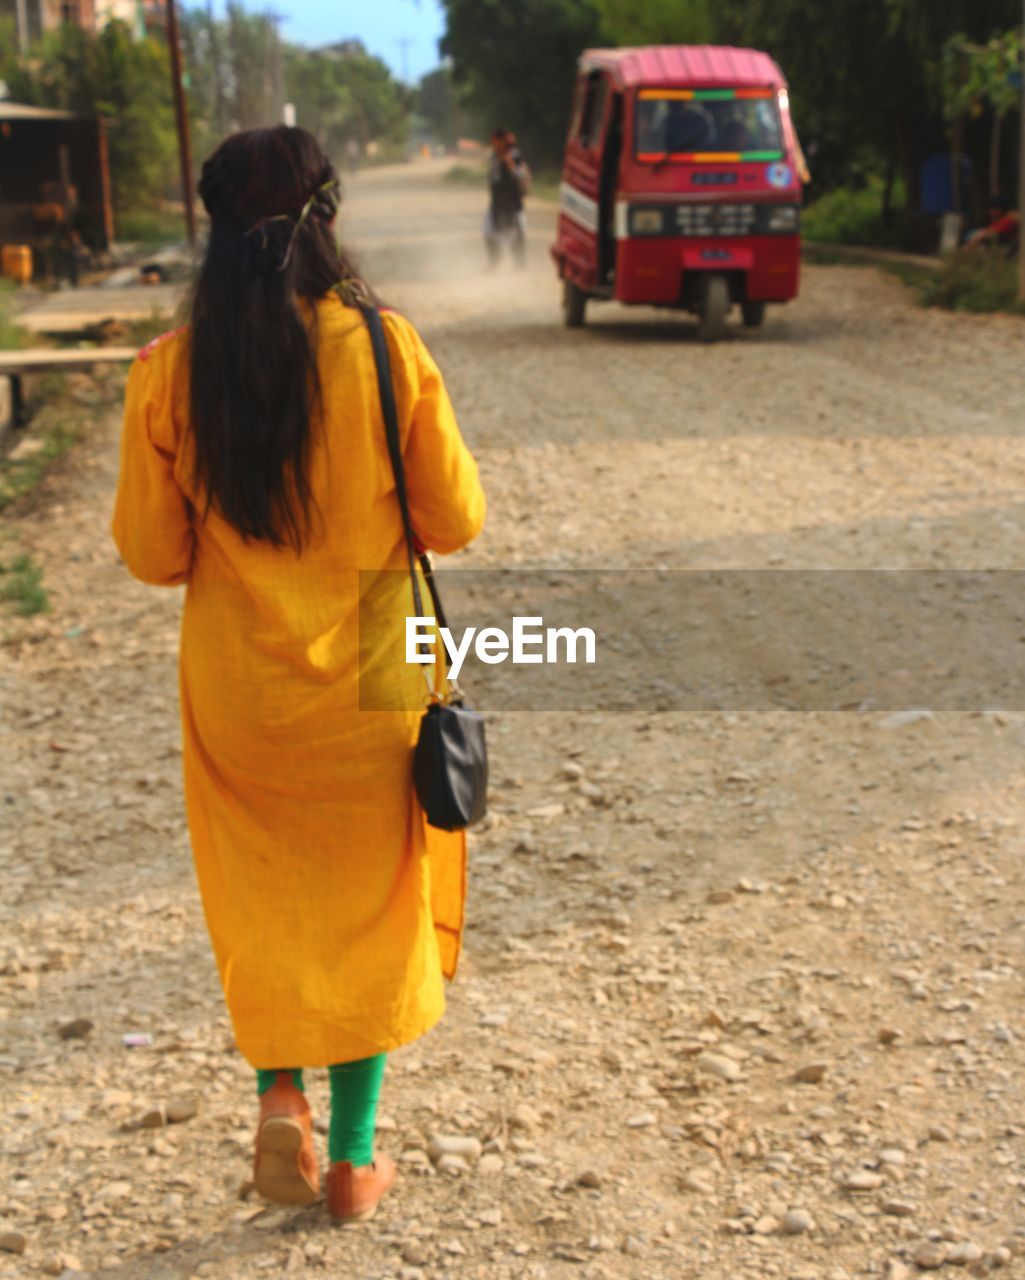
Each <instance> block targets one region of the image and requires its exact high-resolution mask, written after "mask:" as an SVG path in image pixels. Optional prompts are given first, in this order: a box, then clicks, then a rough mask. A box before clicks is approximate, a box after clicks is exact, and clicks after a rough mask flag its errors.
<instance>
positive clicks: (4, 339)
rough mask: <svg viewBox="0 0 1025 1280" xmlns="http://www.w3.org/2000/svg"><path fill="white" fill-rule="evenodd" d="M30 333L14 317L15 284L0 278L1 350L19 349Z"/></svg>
mask: <svg viewBox="0 0 1025 1280" xmlns="http://www.w3.org/2000/svg"><path fill="white" fill-rule="evenodd" d="M27 337H28V334H27V333H26V332H25V330H24V329H23V328H22V327H21V325H20V324H18V323H17V322H16V321H15V319H14V285H13V284H12V283H11V281H9V280H0V351H17V350H18V349H19V348H20V347H23V346H24V345H25V339H26V338H27Z"/></svg>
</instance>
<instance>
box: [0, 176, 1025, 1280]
mask: <svg viewBox="0 0 1025 1280" xmlns="http://www.w3.org/2000/svg"><path fill="white" fill-rule="evenodd" d="M352 185H353V190H352V202H351V209H352V212H351V215H350V219H349V222H348V224H347V228H346V230H347V232H348V235H349V237H350V239H351V240H352V241H353V242H354V243H355V244H356V245H357V246H358V248H359V249H360V251H361V254H362V257H363V260H364V262H365V264H366V266H367V269H368V272H369V274H370V275H371V276H372V278H374V279H375V281H376V282H378V284H379V285H380V287H381V289H382V291H383V292H384V294H385V295H386V296H387V297H388V298H389V299H391V300H393V301H394V302H395V303H396V304H397V305H400V306H402V307H403V308H404V309H405V310H406V311H407V312H408V313H409V314H410V315H411V317H412V318H413V319H414V320H415V321H416V322H417V323H418V324H419V325H420V326H421V328H422V329H423V331H424V333H425V335H426V337H427V339H428V341H429V343H430V344H431V346H432V348H433V350H434V351H435V354H436V355H437V357H438V359H439V361H440V363H441V365H442V366H443V368H444V370H445V372H446V376H447V378H448V381H449V384H450V389H451V391H452V394H453V398H454V400H455V402H456V405H457V408H458V410H459V412H460V417H461V420H462V423H463V426H464V429H465V432H466V434H467V436H468V438H469V439H470V441H471V444H472V445H473V447H474V448H475V450H476V451H477V453H478V455H479V457H480V460H481V464H482V468H483V471H484V476H485V481H486V485H487V488H488V492H489V498H490V503H491V514H490V518H489V523H488V528H487V530H486V532H485V535H484V536H483V537H482V539H481V540H480V543H479V544H478V545H477V546H476V547H474V548H473V549H472V550H471V552H470V553H468V554H467V555H466V556H465V557H463V558H461V561H460V562H461V563H462V564H465V565H466V566H468V567H469V566H474V567H486V566H502V567H507V566H519V567H527V566H538V565H545V566H550V567H553V568H565V567H567V566H591V567H593V566H608V565H611V566H616V567H622V568H645V567H653V566H656V565H663V566H667V567H670V568H683V567H687V568H709V569H712V568H715V569H719V568H729V567H745V568H773V569H781V568H794V569H798V568H811V567H824V568H852V567H864V568H868V567H876V568H879V567H890V568H893V567H907V568H961V569H973V568H986V567H1005V568H1017V567H1021V564H1022V558H1023V557H1022V551H1021V547H1022V545H1023V540H1022V535H1023V533H1025V509H1023V506H1022V499H1023V494H1025V444H1023V438H1022V437H1023V431H1025V381H1023V379H1022V377H1021V367H1022V354H1023V340H1025V330H1023V329H1022V327H1021V324H1020V322H1017V321H1015V320H1012V319H1009V318H986V319H976V318H966V317H961V316H951V315H946V314H940V313H933V312H922V311H919V310H916V309H915V308H914V307H913V306H912V305H911V304H910V302H909V301H908V297H907V295H906V294H905V293H904V292H903V290H902V289H901V287H900V286H899V285H898V284H897V283H896V282H894V281H892V280H889V279H887V278H885V277H883V276H881V275H879V274H877V273H876V272H874V271H871V270H862V269H848V268H826V267H822V268H814V269H810V270H808V272H807V273H806V276H805V280H804V288H803V293H802V297H801V299H800V300H799V301H798V302H797V303H796V304H794V305H793V306H792V307H789V308H787V309H785V310H783V311H780V312H778V313H774V314H770V318H769V320H768V322H767V325H766V328H765V330H764V331H763V332H761V333H758V334H751V333H747V332H743V331H741V330H740V329H739V328H738V329H736V330H733V331H731V334H730V338H729V340H728V341H726V342H724V343H722V344H720V345H718V346H715V347H703V346H700V345H699V344H697V342H696V341H694V337H693V333H692V331H691V322H689V321H688V320H686V319H685V318H677V317H673V316H668V317H665V316H662V315H658V314H654V313H646V312H627V311H624V310H614V309H612V308H609V309H607V310H602V309H599V308H595V309H594V313H593V324H591V325H589V327H588V328H586V329H584V330H583V331H576V332H568V331H566V330H564V329H562V328H561V326H560V323H559V317H558V312H557V307H556V302H557V291H556V288H555V284H554V281H553V279H552V276H551V272H550V269H549V266H548V263H547V262H546V261H545V244H546V240H547V237H548V233H549V226H548V224H547V221H546V219H545V217H544V216H537V217H536V218H535V223H534V226H533V228H532V246H531V248H532V254H533V262H532V265H531V268H530V269H529V270H528V271H527V272H526V273H524V274H513V273H511V272H510V273H508V274H505V273H502V274H499V275H496V276H487V275H484V274H482V273H481V272H480V259H481V253H480V248H481V246H480V244H479V224H480V213H481V209H480V199H479V196H478V194H477V193H476V192H473V191H467V190H465V189H462V188H459V187H452V186H449V185H446V184H443V183H442V182H440V181H439V180H438V176H437V171H436V170H435V169H432V168H425V169H411V170H405V171H388V172H382V173H380V174H375V175H365V176H361V177H359V178H358V179H357V180H356V181H355V182H354V183H353V184H352ZM116 437H117V423H116V421H115V420H113V419H107V420H104V421H97V422H96V423H95V430H94V432H93V433H92V434H90V436H89V438H88V439H87V440H86V441H85V442H84V443H83V444H82V445H80V446H79V447H78V448H77V449H76V450H75V451H74V452H73V453H72V454H71V455H70V457H69V458H68V459H67V460H66V462H65V463H64V465H62V466H61V467H60V468H59V469H58V470H57V471H55V472H54V473H52V474H51V476H50V478H49V479H48V480H47V481H46V482H45V484H44V486H43V489H42V490H41V492H40V493H39V494H38V495H37V497H36V498H35V499H34V500H32V501H31V502H30V503H28V504H27V505H26V506H25V507H24V508H23V509H22V510H20V511H19V512H17V513H16V514H15V517H14V519H13V520H12V521H11V522H10V524H11V525H12V527H13V530H14V532H15V533H16V534H17V536H18V538H19V539H20V541H21V542H22V544H23V545H24V546H26V547H27V548H29V549H31V550H32V551H33V553H34V554H35V555H36V557H37V558H38V559H39V560H40V561H41V562H42V563H43V564H44V566H45V569H46V580H47V585H48V587H49V588H50V590H51V593H52V599H53V606H54V608H53V612H52V614H51V615H49V616H48V617H45V618H43V619H40V620H34V621H31V622H29V623H25V624H8V629H9V630H10V631H11V632H12V635H11V638H10V639H9V640H8V642H7V643H6V644H5V645H4V646H3V647H2V648H0V701H2V709H3V716H2V729H0V733H2V737H0V759H2V761H3V766H2V778H0V852H2V858H3V884H4V892H3V895H2V897H0V936H2V938H3V944H2V946H3V949H2V951H0V982H2V984H3V988H4V998H3V1001H2V1003H0V1018H2V1019H3V1021H2V1022H0V1042H2V1043H0V1075H2V1077H3V1080H4V1087H5V1106H4V1108H3V1110H2V1112H0V1140H2V1148H3V1176H2V1181H0V1233H2V1232H9V1233H13V1234H12V1235H11V1236H10V1237H9V1238H7V1244H8V1245H10V1246H12V1247H16V1246H17V1245H18V1243H19V1239H18V1236H19V1234H20V1236H22V1237H24V1240H25V1243H26V1250H25V1252H24V1254H23V1255H19V1254H16V1253H13V1252H4V1251H0V1277H3V1276H23V1275H24V1276H33V1275H39V1274H42V1273H44V1272H46V1273H48V1274H59V1273H60V1272H61V1270H62V1269H67V1270H71V1271H75V1270H85V1271H88V1272H89V1273H91V1274H92V1275H94V1276H97V1277H99V1276H103V1277H112V1278H113V1277H118V1278H119V1280H120V1278H124V1280H136V1278H137V1277H138V1278H145V1280H148V1278H149V1277H153V1278H154V1280H163V1278H165V1277H168V1278H170V1277H191V1276H204V1277H207V1276H209V1277H215V1278H217V1280H229V1278H230V1280H251V1278H252V1277H256V1276H259V1275H263V1274H267V1275H280V1274H285V1275H306V1274H309V1275H311V1276H316V1275H330V1276H345V1277H358V1278H359V1280H371V1278H374V1280H384V1278H385V1277H388V1278H391V1280H398V1278H400V1277H401V1278H402V1280H418V1278H424V1280H426V1278H430V1280H436V1278H437V1280H441V1278H442V1277H445V1278H447V1277H455V1276H459V1277H474V1278H480V1280H484V1278H487V1280H499V1278H503V1280H524V1278H528V1277H529V1278H532V1280H533V1278H536V1280H542V1278H543V1280H555V1278H556V1277H563V1276H566V1277H569V1276H580V1277H589V1278H593V1280H598V1278H599V1277H605V1278H607V1280H632V1278H636V1280H685V1278H690V1277H694V1278H696V1277H701V1280H735V1277H738V1276H742V1275H743V1276H750V1277H752V1278H753V1280H762V1277H766V1278H769V1277H780V1278H784V1280H841V1278H847V1277H860V1276H875V1277H879V1276H887V1277H890V1280H899V1277H901V1276H907V1275H912V1274H916V1273H917V1270H918V1263H921V1264H922V1265H923V1267H924V1266H925V1265H926V1264H928V1266H929V1267H930V1268H931V1267H932V1265H933V1263H935V1264H936V1266H937V1267H940V1266H950V1267H952V1268H953V1267H955V1266H960V1267H961V1268H962V1270H965V1269H967V1270H969V1271H982V1270H984V1271H987V1272H988V1270H989V1269H991V1268H993V1269H997V1270H998V1271H999V1270H1001V1269H1002V1272H1003V1274H1007V1275H1014V1274H1025V1142H1023V1138H1025V1120H1023V1115H1025V1108H1023V1103H1025V1076H1023V1072H1022V1066H1023V1063H1022V1058H1023V1050H1022V1043H1023V1038H1025V1022H1023V1019H1022V1013H1021V1010H1022V1007H1023V1003H1022V997H1023V994H1025V993H1023V985H1022V946H1023V941H1025V891H1023V884H1022V875H1021V854H1022V849H1023V839H1022V827H1021V817H1022V779H1023V775H1022V761H1023V748H1025V718H1023V716H1022V714H1021V713H1020V711H1019V709H1017V708H1014V707H1010V708H1003V709H1001V710H993V711H989V712H986V713H985V714H981V713H980V714H974V715H969V714H959V715H955V714H953V713H940V712H936V713H935V714H921V715H918V716H917V717H905V718H904V719H903V720H902V719H901V718H899V717H898V718H896V719H895V718H894V717H893V716H892V714H891V713H890V711H888V710H887V709H886V708H884V707H880V708H878V709H876V710H873V709H872V708H871V707H863V708H862V709H861V712H860V713H858V712H854V711H850V712H842V713H819V714H813V713H787V712H783V711H774V710H770V709H768V708H765V709H751V710H749V711H739V712H731V713H721V714H715V715H713V714H706V715H693V714H690V715H688V714H684V713H682V712H674V713H671V714H670V713H664V712H658V711H656V710H647V709H643V708H642V709H639V710H638V711H637V712H636V713H634V714H630V715H612V714H607V713H606V714H602V713H599V712H596V711H591V712H579V713H569V714H558V715H556V714H553V713H548V714H545V713H520V712H516V713H514V712H508V711H505V712H499V713H497V714H496V715H494V716H493V718H492V728H491V746H492V753H493V758H494V762H493V772H494V782H495V786H494V797H493V803H492V812H491V817H490V818H489V820H488V823H487V825H486V828H485V829H484V830H482V831H480V832H479V834H477V835H476V836H475V838H474V841H473V846H474V849H473V856H474V865H475V877H474V885H473V898H472V904H471V925H470V929H469V931H468V934H467V951H466V958H465V963H464V968H463V971H462V974H461V977H460V980H459V982H458V983H457V984H456V985H455V986H454V987H453V989H452V992H451V1008H450V1012H449V1015H448V1017H447V1018H446V1020H445V1022H444V1023H443V1025H442V1026H441V1028H439V1030H438V1031H437V1032H435V1033H433V1034H432V1035H431V1036H430V1037H428V1038H427V1039H426V1040H425V1041H423V1042H422V1043H420V1044H418V1045H415V1046H412V1047H410V1048H409V1049H407V1050H405V1051H403V1052H401V1053H399V1054H396V1055H395V1056H394V1059H393V1062H392V1065H391V1067H390V1070H389V1075H388V1078H387V1082H386V1094H385V1101H384V1112H383V1115H382V1118H381V1129H382V1132H381V1142H382V1144H383V1145H384V1147H385V1148H386V1149H388V1150H390V1151H392V1152H393V1153H395V1154H396V1155H397V1156H399V1157H400V1159H401V1167H402V1170H403V1176H402V1180H401V1183H400V1186H399V1189H398V1190H397V1192H396V1194H395V1196H394V1198H393V1199H392V1200H391V1201H390V1202H389V1204H388V1206H387V1209H386V1211H382V1213H381V1214H380V1215H379V1218H378V1219H377V1220H375V1222H374V1223H372V1224H370V1225H368V1226H366V1227H361V1228H359V1229H354V1230H344V1231H343V1230H338V1229H335V1228H332V1227H331V1226H330V1225H329V1224H328V1222H327V1220H326V1218H325V1215H324V1212H323V1209H322V1207H314V1208H313V1209H311V1210H307V1211H303V1212H300V1213H292V1212H281V1211H278V1210H267V1209H266V1207H265V1206H262V1205H260V1204H259V1203H257V1202H256V1201H255V1200H254V1199H252V1198H243V1197H240V1184H243V1183H244V1180H245V1178H246V1176H247V1162H248V1156H249V1150H250V1143H251V1136H252V1135H251V1126H252V1119H253V1111H254V1107H253V1099H252V1079H251V1074H250V1072H249V1071H248V1069H247V1068H246V1067H245V1065H244V1064H243V1063H242V1062H241V1061H240V1060H239V1058H238V1057H237V1055H236V1054H235V1053H234V1052H233V1050H232V1046H231V1041H230V1034H229V1029H228V1026H227V1022H226V1019H225V1016H224V1013H223V1008H222V1002H221V998H220V994H219V990H218V988H217V985H216V979H215V975H214V969H213V963H212V960H211V957H210V953H209V947H208V943H207V939H206V933H205V930H204V926H203V921H202V916H201V912H200V909H199V904H198V900H197V896H196V892H195V886H194V880H193V875H192V870H191V865H190V859H189V852H188V843H187V833H186V830H185V825H184V821H183V816H182V804H181V795H180V781H179V766H180V760H179V746H178V728H177V721H176V715H177V712H176V688H175V680H176V675H175V660H174V659H175V648H176V635H177V618H178V609H179V604H180V600H179V597H178V595H177V593H159V592H153V591H150V590H148V589H146V588H144V587H142V586H140V585H138V584H136V583H133V582H132V581H130V580H129V578H128V577H127V575H126V574H125V572H124V571H123V569H122V568H121V567H120V566H119V565H118V564H117V562H116V558H115V555H114V552H113V550H112V548H111V546H110V544H109V542H108V539H107V534H106V525H107V519H108V513H109V507H110V500H111V494H112V490H113V485H114V481H115V475H116ZM756 660H757V655H753V656H752V661H756ZM74 1019H88V1020H89V1021H91V1022H92V1024H93V1026H92V1029H91V1030H90V1031H88V1033H87V1034H85V1035H84V1036H83V1037H81V1038H77V1037H75V1036H74V1035H71V1036H70V1038H66V1039H65V1038H62V1037H61V1034H60V1029H61V1028H62V1027H66V1025H67V1024H69V1023H70V1022H71V1021H72V1020H74ZM79 1030H81V1028H79ZM133 1033H146V1034H147V1035H148V1036H151V1037H152V1044H151V1045H146V1046H143V1047H136V1048H129V1047H126V1045H125V1044H124V1042H123V1037H124V1036H126V1035H129V1036H130V1035H131V1034H133ZM795 1073H801V1075H802V1076H803V1077H806V1078H805V1079H802V1080H801V1081H797V1080H795ZM311 1092H312V1098H313V1101H314V1105H315V1106H316V1107H317V1109H318V1111H319V1113H320V1114H321V1115H324V1114H325V1103H326V1096H325V1087H324V1082H323V1081H322V1080H320V1079H314V1081H313V1084H312V1089H311ZM193 1100H194V1101H196V1102H197V1103H198V1114H197V1115H195V1116H194V1117H193V1118H191V1119H186V1120H183V1121H182V1122H180V1123H175V1124H171V1125H167V1126H161V1127H157V1128H133V1127H131V1126H132V1122H133V1121H134V1120H137V1119H138V1118H139V1117H141V1116H143V1115H144V1114H145V1113H146V1112H147V1110H150V1109H153V1108H158V1107H159V1106H161V1105H167V1104H173V1103H181V1104H183V1106H184V1110H183V1112H182V1114H186V1115H187V1114H188V1112H189V1110H190V1107H189V1106H188V1105H185V1104H188V1103H189V1102H190V1101H193ZM156 1119H159V1116H157V1117H156ZM125 1126H128V1127H125ZM437 1134H442V1135H454V1134H459V1135H464V1136H472V1137H476V1138H477V1139H479V1140H480V1142H481V1143H482V1145H483V1148H484V1153H485V1154H484V1155H483V1157H482V1159H481V1160H480V1161H479V1162H474V1163H473V1164H472V1167H471V1168H468V1169H465V1170H460V1169H459V1168H458V1167H456V1168H455V1169H453V1170H452V1171H450V1172H438V1171H437V1170H436V1169H435V1168H434V1166H433V1165H432V1164H431V1160H430V1158H429V1156H428V1155H427V1145H428V1140H429V1138H430V1137H431V1136H432V1135H437ZM3 1243H4V1240H3V1239H0V1245H2V1244H3ZM916 1258H917V1259H918V1262H916V1261H915V1259H916ZM952 1274H956V1272H952Z"/></svg>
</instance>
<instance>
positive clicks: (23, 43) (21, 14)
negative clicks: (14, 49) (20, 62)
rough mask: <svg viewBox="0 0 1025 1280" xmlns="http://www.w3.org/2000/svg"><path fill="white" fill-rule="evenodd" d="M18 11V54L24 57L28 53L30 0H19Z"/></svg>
mask: <svg viewBox="0 0 1025 1280" xmlns="http://www.w3.org/2000/svg"><path fill="white" fill-rule="evenodd" d="M16 7H17V11H18V52H19V53H20V54H21V56H22V57H24V56H25V54H26V53H28V0H17V6H16Z"/></svg>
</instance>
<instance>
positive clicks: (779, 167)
mask: <svg viewBox="0 0 1025 1280" xmlns="http://www.w3.org/2000/svg"><path fill="white" fill-rule="evenodd" d="M792 176H793V174H792V172H791V169H790V166H789V165H788V164H783V163H778V164H770V165H769V167H768V169H766V171H765V177H766V180H767V181H768V183H769V186H770V187H780V188H782V187H789V186H790V180H791V178H792Z"/></svg>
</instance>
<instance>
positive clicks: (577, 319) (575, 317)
mask: <svg viewBox="0 0 1025 1280" xmlns="http://www.w3.org/2000/svg"><path fill="white" fill-rule="evenodd" d="M562 314H563V318H564V319H565V321H566V328H567V329H579V328H580V326H581V325H582V324H583V323H584V319H585V318H586V315H587V294H586V293H584V291H583V289H578V288H577V286H576V285H575V284H574V283H573V281H572V280H565V281H564V282H563V286H562Z"/></svg>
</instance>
